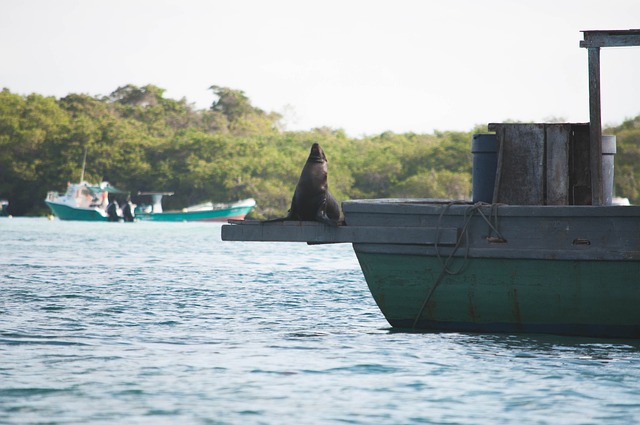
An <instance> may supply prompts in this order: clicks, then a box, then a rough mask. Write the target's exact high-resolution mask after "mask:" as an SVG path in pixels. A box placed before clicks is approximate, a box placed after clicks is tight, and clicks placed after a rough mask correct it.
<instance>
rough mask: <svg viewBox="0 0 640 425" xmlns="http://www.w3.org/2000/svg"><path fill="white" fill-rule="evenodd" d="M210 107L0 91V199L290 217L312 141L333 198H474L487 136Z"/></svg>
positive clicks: (238, 99) (621, 181) (241, 106)
mask: <svg viewBox="0 0 640 425" xmlns="http://www.w3.org/2000/svg"><path fill="white" fill-rule="evenodd" d="M211 90H212V92H213V95H214V98H215V101H213V102H212V105H211V107H210V108H209V109H207V110H196V109H194V107H193V106H192V105H190V104H189V103H188V102H187V100H186V99H181V100H173V99H165V98H164V97H163V94H164V90H163V89H161V88H159V87H156V86H153V85H147V86H144V87H136V86H132V85H128V86H125V87H120V88H118V89H117V90H116V91H114V92H113V93H111V94H110V95H109V96H105V97H91V96H88V95H84V94H71V95H68V96H66V97H64V98H61V99H55V98H53V97H44V96H41V95H38V94H30V95H27V96H22V95H18V94H14V93H11V92H10V91H9V90H8V89H4V90H3V91H2V92H0V198H6V199H9V201H10V213H12V214H13V215H16V216H19V215H46V214H48V209H47V208H46V205H45V204H44V202H43V200H44V197H45V195H46V192H47V191H49V190H59V191H63V190H64V189H65V188H66V184H67V182H68V181H78V180H79V179H80V173H81V164H82V158H83V153H84V152H85V150H86V151H87V165H86V171H85V180H87V181H90V182H100V181H102V180H107V181H109V182H111V184H113V185H114V186H116V187H119V188H122V189H125V190H128V191H130V192H131V193H132V194H133V195H134V196H133V200H134V202H136V201H139V202H144V201H147V202H148V200H145V199H136V197H135V194H136V193H137V192H138V191H173V192H175V195H174V196H172V197H169V198H166V199H165V200H164V202H165V207H166V208H167V209H171V208H182V207H184V206H187V205H191V204H196V203H200V202H204V201H208V200H213V201H220V202H222V201H233V200H237V199H242V198H247V197H253V198H255V199H256V200H257V202H258V206H257V208H256V209H255V210H254V212H252V214H251V217H252V218H258V219H259V218H265V217H274V216H282V215H284V214H285V213H286V211H287V209H288V207H289V203H290V201H291V195H292V194H293V190H294V187H295V184H296V182H297V180H298V177H299V175H300V171H301V169H302V166H303V165H304V162H305V160H306V157H307V155H308V153H309V148H310V146H311V144H312V143H313V142H318V143H320V144H321V145H322V147H323V149H324V150H325V152H326V153H327V156H328V158H329V185H330V189H331V191H332V192H333V194H334V195H335V196H336V198H337V199H338V200H346V199H356V198H379V197H433V198H455V199H464V198H469V197H470V194H471V159H472V158H471V153H470V145H471V137H472V134H473V133H477V132H482V131H486V127H476V128H474V129H472V130H471V131H469V132H435V133H434V134H414V133H406V134H395V133H391V132H385V133H382V134H380V135H375V136H370V137H363V138H357V139H356V138H349V137H347V136H346V135H345V133H344V131H342V130H339V129H338V130H336V129H330V128H317V129H314V130H311V131H304V132H302V131H299V132H290V131H282V130H281V129H279V127H278V124H279V121H280V119H281V116H280V115H278V114H277V113H273V112H265V111H262V110H260V109H259V108H256V107H254V106H252V105H251V102H250V100H249V99H248V98H247V97H246V96H245V95H244V93H243V92H242V91H239V90H233V89H229V88H226V87H219V86H212V87H211ZM606 132H607V134H616V135H617V136H618V155H617V157H616V183H615V184H616V193H619V194H624V196H628V197H629V198H630V200H631V201H632V202H633V203H637V202H640V165H639V164H640V117H636V118H634V119H631V120H628V121H625V122H624V123H623V124H622V125H620V126H619V127H616V128H612V129H607V131H606Z"/></svg>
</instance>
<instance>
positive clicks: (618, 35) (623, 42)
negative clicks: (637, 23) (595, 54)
mask: <svg viewBox="0 0 640 425" xmlns="http://www.w3.org/2000/svg"><path fill="white" fill-rule="evenodd" d="M582 32H583V33H584V40H582V41H580V47H584V48H587V49H591V48H600V47H631V46H640V29H632V30H602V31H582Z"/></svg>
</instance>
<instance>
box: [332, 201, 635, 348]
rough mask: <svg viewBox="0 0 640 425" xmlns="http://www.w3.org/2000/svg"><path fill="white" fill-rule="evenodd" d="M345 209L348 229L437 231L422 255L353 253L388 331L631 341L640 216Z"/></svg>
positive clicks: (404, 248) (390, 248)
mask: <svg viewBox="0 0 640 425" xmlns="http://www.w3.org/2000/svg"><path fill="white" fill-rule="evenodd" d="M343 208H344V210H345V217H346V220H347V224H348V225H349V226H378V227H379V228H380V229H384V228H393V227H396V226H407V227H413V228H415V229H416V230H417V229H419V228H425V227H426V228H431V229H434V230H435V231H436V236H435V237H433V238H432V239H431V240H424V241H423V242H421V243H415V242H413V243H398V242H392V241H389V243H376V244H373V243H357V242H356V243H354V244H353V248H354V251H355V253H356V255H357V258H358V261H359V262H360V265H361V267H362V271H363V274H364V276H365V279H366V281H367V284H368V286H369V289H370V291H371V294H372V295H373V298H374V299H375V301H376V303H377V304H378V306H379V307H380V310H381V311H382V313H383V315H384V316H385V317H386V319H387V321H388V322H389V323H390V324H391V325H392V326H394V327H398V328H414V329H428V330H445V331H478V332H533V333H553V334H564V335H582V336H592V337H625V338H640V308H639V307H640V236H639V235H640V207H636V206H632V207H615V206H613V207H612V206H603V207H598V206H519V205H518V206H510V205H487V204H484V205H482V204H469V203H455V202H440V203H439V202H428V201H426V202H420V201H417V200H416V201H409V200H405V201H400V200H399V201H396V202H394V201H389V200H386V201H380V202H376V201H375V200H374V201H355V202H345V203H344V204H343ZM445 231H447V232H449V233H445ZM451 231H454V232H455V233H456V234H457V236H456V237H455V238H453V239H452V238H451V237H450V232H451ZM447 235H449V236H447ZM445 236H446V237H445Z"/></svg>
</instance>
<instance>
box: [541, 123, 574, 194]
mask: <svg viewBox="0 0 640 425" xmlns="http://www.w3.org/2000/svg"><path fill="white" fill-rule="evenodd" d="M546 137H547V153H546V156H547V159H546V162H547V166H546V172H547V176H546V187H547V196H546V204H547V205H568V204H569V142H570V140H571V124H548V125H546Z"/></svg>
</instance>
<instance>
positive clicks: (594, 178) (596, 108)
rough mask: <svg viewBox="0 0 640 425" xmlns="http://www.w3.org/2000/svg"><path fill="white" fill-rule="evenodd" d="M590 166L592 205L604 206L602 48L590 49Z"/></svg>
mask: <svg viewBox="0 0 640 425" xmlns="http://www.w3.org/2000/svg"><path fill="white" fill-rule="evenodd" d="M588 52H589V117H590V118H589V139H590V143H589V146H590V150H589V164H590V168H591V204H592V205H602V204H603V197H604V196H603V190H602V119H601V116H600V48H597V47H595V48H589V49H588Z"/></svg>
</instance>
